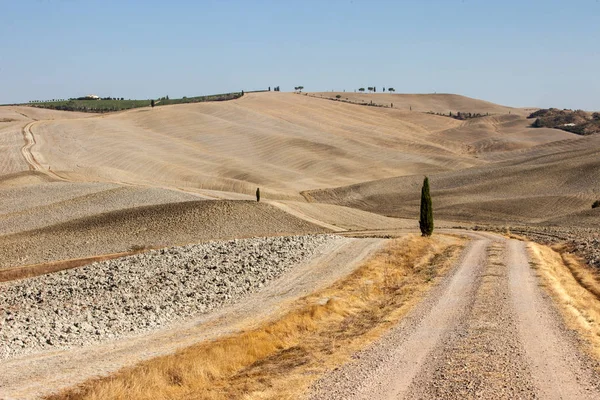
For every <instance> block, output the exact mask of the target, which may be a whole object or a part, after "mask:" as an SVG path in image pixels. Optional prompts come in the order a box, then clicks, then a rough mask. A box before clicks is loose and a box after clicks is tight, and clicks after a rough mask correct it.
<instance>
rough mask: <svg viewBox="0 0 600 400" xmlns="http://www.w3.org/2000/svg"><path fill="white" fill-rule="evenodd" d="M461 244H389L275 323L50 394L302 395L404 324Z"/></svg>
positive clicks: (413, 240)
mask: <svg viewBox="0 0 600 400" xmlns="http://www.w3.org/2000/svg"><path fill="white" fill-rule="evenodd" d="M463 244H464V240H463V239H458V238H456V237H451V236H444V235H435V236H434V237H433V238H422V237H418V236H414V235H410V236H407V237H405V238H401V239H396V240H393V241H390V242H389V243H388V244H387V245H386V247H385V248H383V249H382V250H380V251H379V252H378V253H377V254H376V255H374V256H373V257H372V258H371V259H369V260H367V261H365V262H364V263H363V264H362V265H361V266H360V267H359V268H358V269H357V270H355V272H353V273H352V274H351V275H349V276H348V277H346V278H344V279H342V280H340V281H338V282H336V283H335V284H333V285H332V286H331V287H329V288H327V289H324V290H321V291H318V292H316V293H313V294H310V295H308V296H306V297H304V298H301V299H299V300H297V301H296V302H294V303H293V304H292V306H291V307H290V311H289V312H288V313H286V314H284V315H283V317H281V318H280V319H278V320H276V321H269V322H265V323H264V324H263V325H262V326H260V327H259V328H257V329H253V330H249V331H244V332H239V333H235V334H232V335H230V336H227V337H223V338H220V339H217V340H214V341H209V342H203V343H200V344H197V345H194V346H191V347H188V348H186V349H183V350H181V351H179V352H177V353H175V354H173V355H168V356H163V357H159V358H155V359H152V360H148V361H145V362H142V363H140V364H138V365H137V366H135V367H132V368H128V369H124V370H121V371H119V372H117V373H116V374H114V375H113V376H110V377H107V378H102V379H98V380H92V381H89V382H86V383H84V384H83V385H81V386H80V387H78V388H74V389H71V390H68V391H65V392H63V393H60V394H57V395H54V396H51V397H49V399H52V400H67V399H69V400H71V399H247V400H249V399H297V398H299V397H301V396H302V393H304V392H305V391H306V390H307V388H308V387H309V385H310V384H311V382H313V381H314V380H315V379H317V378H318V377H319V376H321V375H322V374H323V373H325V372H326V371H327V370H329V369H331V368H333V367H335V366H337V365H340V364H342V363H344V362H345V361H347V360H348V359H349V357H350V356H351V354H352V353H354V352H355V351H357V350H359V349H360V348H363V347H364V346H366V345H367V344H369V343H371V342H373V341H374V340H375V339H377V338H378V337H380V336H381V335H382V334H383V333H384V332H385V331H386V330H387V329H389V328H390V327H391V326H393V325H394V324H395V323H397V322H398V320H400V319H401V318H402V316H404V315H405V314H406V313H407V312H408V311H409V310H410V309H411V308H412V307H413V306H414V305H415V304H416V303H417V302H418V300H419V299H421V298H422V297H423V295H424V294H425V293H426V292H427V290H428V289H429V288H430V287H431V286H432V285H434V283H435V282H436V281H437V279H436V278H437V277H439V276H441V275H444V274H445V273H446V272H447V271H448V270H449V269H450V268H451V266H452V265H454V264H455V261H456V259H457V258H458V255H459V254H460V252H461V249H462V247H463Z"/></svg>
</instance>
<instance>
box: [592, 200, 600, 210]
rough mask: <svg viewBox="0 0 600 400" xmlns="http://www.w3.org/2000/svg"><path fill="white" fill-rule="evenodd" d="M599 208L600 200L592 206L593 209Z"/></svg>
mask: <svg viewBox="0 0 600 400" xmlns="http://www.w3.org/2000/svg"><path fill="white" fill-rule="evenodd" d="M598 207H600V200H596V201H595V202H594V204H592V208H598Z"/></svg>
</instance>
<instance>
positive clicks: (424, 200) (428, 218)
mask: <svg viewBox="0 0 600 400" xmlns="http://www.w3.org/2000/svg"><path fill="white" fill-rule="evenodd" d="M419 228H421V233H422V234H423V236H431V234H432V233H433V208H432V206H431V195H430V194H429V178H428V177H425V179H424V180H423V187H422V188H421V216H420V218H419Z"/></svg>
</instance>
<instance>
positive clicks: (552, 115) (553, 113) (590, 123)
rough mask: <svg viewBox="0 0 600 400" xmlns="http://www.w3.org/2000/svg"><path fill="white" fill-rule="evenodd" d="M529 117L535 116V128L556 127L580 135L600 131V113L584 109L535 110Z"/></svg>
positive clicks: (533, 124)
mask: <svg viewBox="0 0 600 400" xmlns="http://www.w3.org/2000/svg"><path fill="white" fill-rule="evenodd" d="M528 118H531V119H533V118H535V121H533V123H532V124H531V126H533V127H534V128H544V127H545V128H556V129H562V130H564V131H567V132H571V133H576V134H578V135H592V134H594V133H599V132H600V113H593V114H591V115H590V113H588V112H585V111H583V110H575V111H573V110H566V109H565V110H559V109H557V108H548V109H542V110H538V111H535V112H533V113H531V114H529V117H528Z"/></svg>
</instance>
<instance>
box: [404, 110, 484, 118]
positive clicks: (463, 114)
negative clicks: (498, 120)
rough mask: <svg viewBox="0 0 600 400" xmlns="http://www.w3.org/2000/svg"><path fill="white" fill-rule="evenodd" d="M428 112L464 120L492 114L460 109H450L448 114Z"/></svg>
mask: <svg viewBox="0 0 600 400" xmlns="http://www.w3.org/2000/svg"><path fill="white" fill-rule="evenodd" d="M411 110H412V107H411ZM427 114H432V115H439V116H441V117H450V118H454V119H457V120H459V121H464V120H467V119H472V118H482V117H487V116H489V115H490V114H489V113H485V114H482V113H471V112H462V111H458V112H457V113H453V112H452V111H450V112H449V113H448V114H444V113H439V112H438V113H436V112H433V111H428V112H427Z"/></svg>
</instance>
